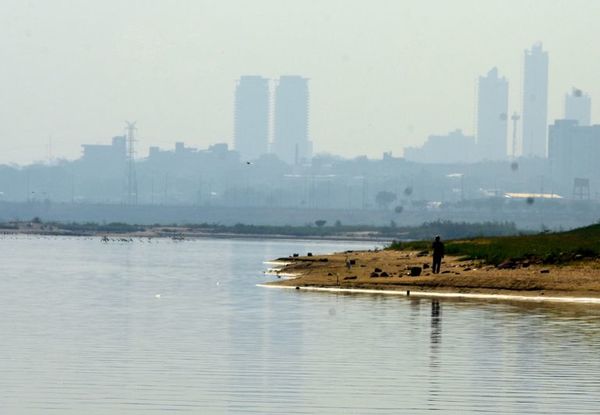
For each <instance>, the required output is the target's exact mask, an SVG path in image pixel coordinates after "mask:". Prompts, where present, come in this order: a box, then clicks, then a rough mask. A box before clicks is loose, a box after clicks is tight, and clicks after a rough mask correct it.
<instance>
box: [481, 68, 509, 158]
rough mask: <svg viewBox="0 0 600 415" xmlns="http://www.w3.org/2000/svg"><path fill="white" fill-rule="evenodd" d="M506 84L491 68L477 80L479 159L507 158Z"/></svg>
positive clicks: (495, 70)
mask: <svg viewBox="0 0 600 415" xmlns="http://www.w3.org/2000/svg"><path fill="white" fill-rule="evenodd" d="M507 123H508V81H507V80H506V78H504V77H502V78H500V77H498V69H496V68H492V69H491V70H490V71H489V72H488V73H487V75H486V76H480V77H479V85H478V99H477V147H478V149H479V154H480V156H481V157H482V158H484V159H488V160H501V159H504V158H506V134H507Z"/></svg>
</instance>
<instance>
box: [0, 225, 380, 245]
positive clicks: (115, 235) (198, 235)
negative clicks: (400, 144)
mask: <svg viewBox="0 0 600 415" xmlns="http://www.w3.org/2000/svg"><path fill="white" fill-rule="evenodd" d="M0 235H35V236H70V237H93V238H99V239H102V238H103V237H108V238H109V239H121V238H138V239H139V238H146V239H147V238H151V239H154V238H158V239H177V240H186V239H190V240H191V239H206V238H215V239H259V240H260V239H275V240H308V241H338V242H374V243H379V244H381V243H389V242H390V241H391V239H390V238H385V237H376V236H373V237H358V236H331V235H325V236H318V235H306V236H304V235H302V236H296V235H277V234H236V233H210V232H189V233H188V232H183V231H182V232H177V233H171V232H166V233H165V232H67V231H39V230H32V231H27V230H12V229H1V228H0Z"/></svg>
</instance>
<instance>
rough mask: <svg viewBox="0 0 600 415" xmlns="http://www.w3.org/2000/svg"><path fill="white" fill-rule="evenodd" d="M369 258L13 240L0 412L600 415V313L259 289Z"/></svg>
mask: <svg viewBox="0 0 600 415" xmlns="http://www.w3.org/2000/svg"><path fill="white" fill-rule="evenodd" d="M360 247H365V245H364V244H363V245H360V244H350V243H334V242H306V241H243V240H209V239H203V240H198V241H188V242H179V243H178V242H172V241H168V240H160V241H157V240H154V241H153V242H152V243H147V242H139V241H135V242H134V243H109V244H102V243H100V242H99V240H98V239H83V238H72V239H68V238H36V237H31V238H29V237H18V238H11V237H6V236H5V237H0V259H1V263H0V414H130V413H140V414H147V413H169V414H170V413H194V414H222V413H256V414H299V413H303V414H396V413H409V414H417V413H424V412H429V411H442V412H444V413H483V412H487V413H493V414H500V413H515V414H517V413H538V414H548V413H563V414H565V413H577V414H581V413H590V414H591V413H599V412H600V406H599V405H600V404H599V400H600V398H599V397H600V309H599V308H598V307H593V306H586V307H582V306H564V305H561V306H549V305H536V304H527V305H524V304H511V303H506V302H501V303H494V302H481V301H464V300H463V301H455V300H440V301H439V302H437V301H432V300H430V299H423V298H421V299H417V298H405V297H395V296H392V297H390V296H382V295H347V294H331V293H315V292H312V293H311V292H302V291H300V292H297V291H295V290H274V289H266V288H260V287H256V284H257V283H260V282H263V281H265V280H268V279H271V278H272V277H266V276H264V275H263V274H262V272H263V271H264V269H265V268H266V267H267V266H265V265H264V264H263V263H262V261H264V260H268V259H272V258H275V257H278V256H283V255H288V254H290V253H292V252H302V253H303V252H306V251H309V250H310V251H313V252H331V251H335V250H338V251H339V250H345V249H357V248H360ZM367 247H372V244H369V245H367Z"/></svg>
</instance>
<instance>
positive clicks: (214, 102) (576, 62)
mask: <svg viewBox="0 0 600 415" xmlns="http://www.w3.org/2000/svg"><path fill="white" fill-rule="evenodd" d="M599 14H600V4H599V3H598V2H595V1H583V0H579V1H569V2H565V1H544V2H539V1H486V2H480V1H464V0H457V1H452V2H442V1H420V2H398V1H378V2H376V3H373V4H367V3H363V2H348V1H319V2H316V1H315V2H301V3H296V2H279V1H253V2H244V1H221V2H200V1H172V2H165V1H129V2H119V1H113V0H107V1H103V2H87V1H86V2H72V1H53V2H43V1H29V2H21V1H12V0H8V1H3V2H2V4H0V34H2V36H0V60H1V61H2V62H3V64H2V69H1V70H0V84H1V91H2V94H1V95H2V98H1V99H2V101H3V102H4V105H3V106H2V111H0V163H18V164H27V163H30V162H32V161H36V160H47V159H48V158H49V157H54V158H63V157H64V158H69V159H75V158H78V157H80V155H81V147H80V146H81V144H83V143H108V142H109V141H110V138H111V137H112V136H115V135H118V134H122V131H123V126H124V120H136V121H137V125H138V128H139V130H138V134H139V135H138V139H139V142H138V151H139V154H140V156H144V155H146V154H147V151H148V147H149V146H161V147H170V146H172V143H173V142H175V141H185V142H186V145H190V146H195V147H200V148H206V147H208V146H209V145H211V144H214V143H217V142H226V143H229V144H230V145H231V146H232V145H233V113H234V110H233V108H234V105H233V104H234V100H233V96H234V90H235V82H236V80H238V79H239V78H240V77H241V76H243V75H260V76H263V77H266V78H270V79H277V78H279V77H280V76H282V75H301V76H303V77H306V78H309V84H310V124H309V138H310V140H312V142H313V146H314V153H323V152H329V153H334V154H339V155H342V156H346V157H354V156H357V155H361V154H365V155H368V156H369V157H381V154H382V152H384V151H392V153H393V154H394V155H398V156H400V155H402V153H403V149H404V148H405V147H411V146H420V145H422V144H423V143H424V142H425V140H426V139H427V137H428V136H429V135H431V134H439V135H443V134H447V133H448V132H449V131H453V130H455V129H462V130H463V132H465V134H468V135H474V134H475V132H476V128H475V125H476V99H477V95H476V91H477V80H478V77H479V76H482V75H485V74H486V73H488V71H489V70H490V69H491V68H493V67H497V68H498V71H499V73H500V76H503V77H506V78H507V80H508V83H509V94H508V101H509V105H508V109H509V112H510V113H512V112H513V111H517V112H521V111H522V73H523V52H524V50H525V49H529V48H530V47H531V46H532V45H533V44H534V43H536V42H538V41H540V42H542V43H543V48H544V50H545V51H547V52H548V54H549V62H550V64H549V67H550V69H549V86H548V122H549V123H552V121H553V120H554V119H557V118H562V116H563V115H562V114H563V105H564V96H565V94H566V93H567V92H569V91H571V89H572V88H573V87H575V88H580V89H581V90H583V91H585V93H586V94H589V95H590V96H591V97H592V100H593V99H594V98H596V97H600V82H598V81H597V74H598V73H600V51H599V50H598V48H597V45H596V42H595V39H598V38H600V28H599V27H598V25H597V24H596V22H595V18H596V16H598V15H599ZM591 118H592V123H593V122H594V121H598V120H599V119H600V109H599V107H598V106H597V105H596V106H595V105H592V114H591Z"/></svg>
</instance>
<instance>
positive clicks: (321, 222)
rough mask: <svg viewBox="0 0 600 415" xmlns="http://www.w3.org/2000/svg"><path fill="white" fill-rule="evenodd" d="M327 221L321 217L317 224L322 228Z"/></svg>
mask: <svg viewBox="0 0 600 415" xmlns="http://www.w3.org/2000/svg"><path fill="white" fill-rule="evenodd" d="M326 223H327V221H326V220H323V219H319V220H316V221H315V225H317V226H318V227H319V228H322V227H323V226H325V224H326Z"/></svg>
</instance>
